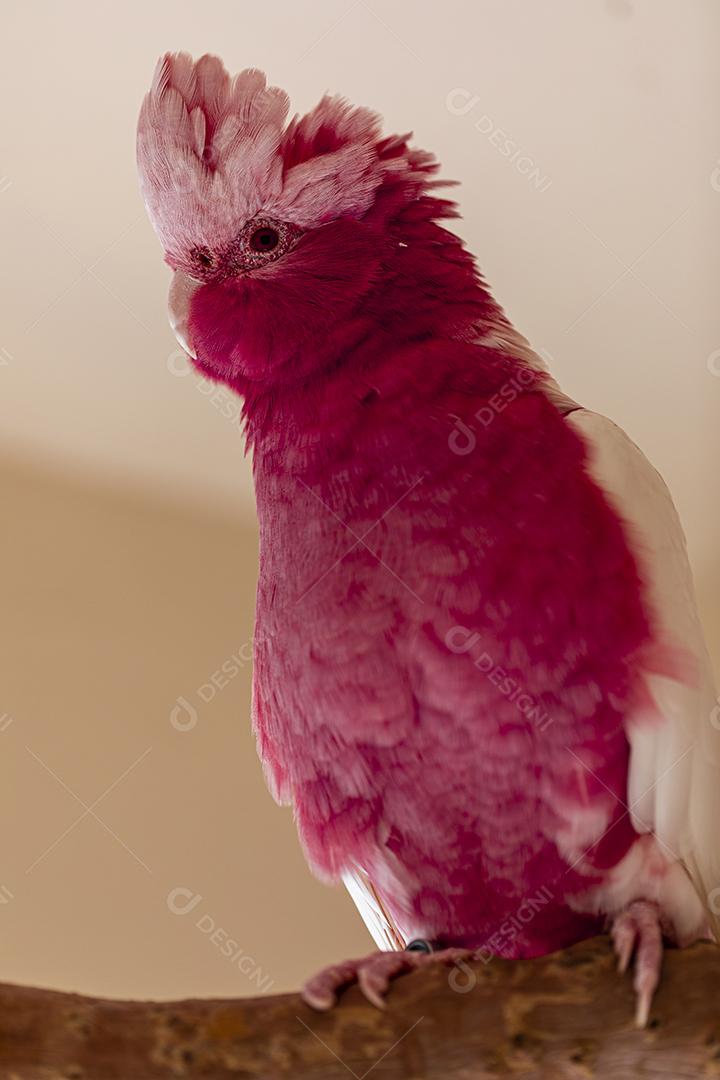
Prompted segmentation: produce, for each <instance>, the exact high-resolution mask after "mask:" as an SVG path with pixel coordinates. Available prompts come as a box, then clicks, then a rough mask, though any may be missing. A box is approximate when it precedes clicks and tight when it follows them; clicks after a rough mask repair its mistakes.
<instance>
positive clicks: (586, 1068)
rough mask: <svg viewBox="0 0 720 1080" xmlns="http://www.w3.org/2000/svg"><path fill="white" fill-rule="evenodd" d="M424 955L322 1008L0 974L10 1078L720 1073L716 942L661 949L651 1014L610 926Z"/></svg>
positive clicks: (544, 1078) (0, 1039) (294, 1000)
mask: <svg viewBox="0 0 720 1080" xmlns="http://www.w3.org/2000/svg"><path fill="white" fill-rule="evenodd" d="M472 970H473V973H474V975H475V977H476V978H475V980H473V981H474V986H472V987H471V988H469V987H468V986H467V982H468V980H467V976H466V975H462V974H461V973H459V972H458V973H457V974H456V976H455V977H454V978H453V980H452V981H453V982H454V983H455V984H456V986H458V987H463V988H465V992H460V991H459V990H458V989H453V988H452V986H451V985H450V982H449V970H448V969H446V968H440V967H437V968H431V969H429V970H426V971H423V972H419V973H415V974H413V975H410V976H406V977H404V978H403V979H401V980H400V981H399V982H398V983H397V984H396V985H395V986H394V987H393V989H392V992H391V995H390V1000H389V1002H388V1008H387V1009H386V1011H385V1012H378V1011H377V1010H376V1009H374V1008H373V1007H372V1006H371V1005H369V1004H367V1003H366V1002H365V1001H364V999H362V998H361V997H360V995H359V993H358V991H357V990H356V989H352V990H349V991H348V992H347V993H346V994H345V995H344V996H343V998H342V1001H341V1003H340V1005H339V1007H338V1008H337V1009H335V1010H334V1011H333V1012H331V1013H326V1014H322V1015H321V1014H318V1013H315V1012H312V1010H310V1009H308V1008H306V1007H305V1006H304V1005H302V1004H301V1003H300V1000H299V998H298V997H297V995H295V994H286V995H282V996H279V997H265V998H253V999H240V1000H236V1001H178V1002H170V1003H158V1002H126V1001H106V1000H102V999H96V998H87V997H80V996H78V995H74V994H61V993H56V992H54V991H48V990H35V989H32V988H29V987H19V986H9V985H0V1077H2V1080H157V1078H161V1077H162V1078H163V1080H172V1078H173V1077H183V1078H186V1080H195V1078H199V1077H204V1078H213V1080H226V1078H227V1080H229V1078H233V1080H238V1078H242V1080H257V1078H260V1077H262V1078H267V1080H284V1078H290V1077H293V1078H307V1080H335V1078H343V1080H347V1077H349V1076H352V1075H355V1077H356V1080H360V1078H361V1077H366V1076H368V1075H371V1077H372V1080H389V1078H390V1077H392V1078H400V1077H402V1078H408V1080H430V1078H432V1080H485V1078H488V1080H490V1078H493V1080H494V1078H496V1077H505V1076H510V1077H515V1078H518V1077H523V1078H527V1080H566V1078H573V1080H586V1078H587V1077H604V1078H608V1080H610V1078H612V1080H631V1078H632V1080H635V1078H636V1077H642V1078H645V1080H647V1078H654V1077H657V1078H658V1080H659V1078H662V1080H685V1078H688V1080H689V1078H691V1077H692V1078H696V1077H720V949H718V948H716V947H715V946H713V945H708V944H701V945H696V946H694V947H693V948H692V949H688V950H684V951H670V952H668V953H667V954H666V956H665V965H664V977H663V982H662V985H661V987H660V989H659V991H658V993H657V996H656V999H655V1004H654V1007H653V1011H652V1018H651V1022H650V1026H649V1027H648V1028H647V1029H646V1030H645V1031H637V1030H636V1029H635V1028H634V1026H633V1011H634V1000H633V993H632V985H631V978H630V977H629V976H624V977H621V976H619V975H618V974H617V973H616V971H615V962H614V958H613V956H612V953H611V951H610V947H609V945H608V942H607V939H605V938H596V939H595V940H594V941H590V942H584V943H582V944H580V945H576V946H574V947H573V948H571V949H567V950H566V951H565V952H562V953H557V954H556V955H554V956H550V957H546V958H543V959H538V960H530V961H519V962H509V961H502V960H494V961H492V962H491V963H489V964H487V965H485V966H483V965H482V964H476V965H474V966H473V969H472Z"/></svg>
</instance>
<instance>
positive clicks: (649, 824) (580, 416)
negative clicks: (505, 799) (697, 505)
mask: <svg viewBox="0 0 720 1080" xmlns="http://www.w3.org/2000/svg"><path fill="white" fill-rule="evenodd" d="M567 422H568V423H570V424H572V426H573V428H574V429H575V431H576V432H577V433H578V434H579V435H580V436H581V438H582V439H583V441H584V442H585V443H586V445H587V447H588V451H589V472H590V475H591V476H592V477H593V478H594V479H595V481H596V483H597V484H598V485H599V486H600V488H601V489H602V491H603V492H604V493H605V495H606V497H607V498H608V501H609V502H610V503H611V504H612V505H613V506H614V507H615V509H616V510H617V512H618V514H619V515H620V517H621V519H622V520H623V521H624V522H625V524H626V527H627V536H628V541H629V543H630V545H631V548H632V550H633V553H634V554H635V557H636V559H637V562H638V566H639V569H640V572H641V574H642V576H643V578H644V581H645V586H646V589H647V598H648V600H649V603H650V605H651V610H652V614H653V615H654V617H655V619H656V622H657V627H658V631H659V634H660V638H661V640H662V641H663V642H665V643H667V644H668V645H669V646H670V647H671V648H672V647H676V648H677V649H678V652H679V653H680V654H682V653H684V654H685V655H686V656H688V657H689V658H690V659H691V661H692V663H691V665H689V670H688V673H687V678H683V677H682V675H681V674H678V677H677V678H669V677H667V676H660V675H655V674H649V675H648V678H647V686H648V689H649V691H650V693H651V695H652V698H653V699H654V701H655V703H656V704H657V706H658V708H659V712H660V714H661V717H662V722H661V723H660V724H659V725H658V724H657V722H656V723H654V724H653V723H648V722H647V720H646V721H645V722H644V723H643V718H642V717H638V718H636V719H635V722H633V718H629V723H628V737H629V740H630V747H631V758H630V776H629V784H628V799H629V805H630V809H631V817H632V821H633V825H634V826H635V828H636V829H638V831H640V832H652V833H654V835H655V837H656V839H657V841H658V844H659V845H660V847H661V849H662V850H663V853H664V854H665V855H666V857H667V858H668V859H670V860H673V859H675V860H678V861H680V862H682V864H683V865H684V867H685V869H686V870H687V872H688V873H689V874H690V877H691V878H692V881H693V884H694V885H695V888H696V890H697V893H698V896H699V898H700V900H701V903H702V905H703V907H704V908H705V910H706V914H707V917H708V920H709V921H710V923H711V924H712V925H713V926H714V927H715V931H716V936H717V929H718V919H717V916H718V914H720V836H719V835H718V831H719V830H720V709H718V708H717V704H718V703H717V698H716V691H715V687H714V682H713V674H712V667H711V663H710V658H709V656H708V653H707V648H706V646H705V640H704V636H703V631H702V627H701V625H700V620H699V617H698V613H697V608H696V604H695V595H694V589H693V582H692V575H691V572H690V567H689V564H688V559H687V552H686V546H685V537H684V534H683V531H682V526H681V525H680V521H679V518H678V515H677V512H676V510H675V507H674V505H673V502H672V498H671V496H670V493H669V491H668V489H667V487H666V485H665V483H664V481H663V479H662V477H661V476H660V475H659V473H657V472H656V470H655V469H654V468H653V467H652V466H651V465H650V463H649V462H648V461H647V459H646V458H645V457H644V455H643V454H642V453H641V451H640V450H639V449H638V448H637V446H635V444H634V443H633V442H632V441H631V440H630V439H629V438H628V436H627V435H625V433H624V432H623V431H622V430H621V429H620V428H619V427H617V425H616V424H614V423H612V421H610V420H608V419H606V418H605V417H604V416H599V415H598V414H596V413H592V412H588V411H586V410H585V409H579V410H578V411H576V412H573V413H571V414H570V415H569V416H568V417H567ZM693 669H694V670H693Z"/></svg>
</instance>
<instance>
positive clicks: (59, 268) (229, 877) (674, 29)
mask: <svg viewBox="0 0 720 1080" xmlns="http://www.w3.org/2000/svg"><path fill="white" fill-rule="evenodd" d="M2 21H3V27H2V31H3V39H4V43H5V47H6V48H5V58H4V62H3V66H2V68H1V69H0V93H1V94H2V99H3V101H4V102H5V105H6V109H5V114H4V119H3V123H2V129H1V130H0V178H2V179H0V230H1V231H2V239H3V244H2V250H3V258H2V259H1V260H0V297H2V310H3V316H2V324H1V326H0V400H1V401H2V426H1V430H0V493H1V496H2V529H0V603H1V605H2V613H3V618H2V621H1V622H0V688H1V689H0V777H1V781H0V806H1V808H2V815H1V816H0V838H1V841H0V853H1V854H0V941H1V942H2V948H1V956H2V960H1V962H0V978H7V979H13V980H18V981H26V982H34V983H41V984H45V985H50V986H59V987H68V988H74V989H79V990H84V991H88V992H100V993H108V994H117V995H120V994H127V995H130V994H136V995H137V994H145V995H185V994H191V993H200V994H243V993H254V992H257V990H258V986H259V985H260V987H261V988H262V986H264V987H265V988H267V989H270V988H272V989H274V990H282V989H285V988H289V987H292V986H295V985H297V983H298V982H299V980H300V978H301V977H302V975H303V973H305V972H307V971H308V970H309V969H311V968H313V967H315V966H317V965H318V964H320V963H323V962H327V961H329V960H331V959H333V958H338V957H340V956H343V955H347V954H351V953H354V952H357V951H362V950H365V949H366V948H367V947H368V939H367V937H366V934H365V932H364V930H363V928H362V926H361V925H360V923H359V920H358V918H357V917H356V916H355V914H354V912H353V910H352V909H351V907H350V904H349V901H347V900H346V899H345V897H344V895H343V894H342V893H341V892H340V891H332V890H329V889H327V888H325V887H323V886H321V885H319V884H317V883H316V882H314V881H313V880H312V879H311V878H310V876H309V874H308V872H307V870H306V869H305V866H304V864H303V861H302V857H301V855H300V853H299V851H298V848H297V845H296V842H295V838H294V831H293V826H292V821H291V817H290V814H289V813H288V812H285V811H281V810H279V809H278V808H276V807H275V806H274V804H273V803H272V801H271V800H270V798H269V796H268V795H267V794H266V792H265V790H264V785H263V781H262V777H261V773H260V769H259V766H258V764H257V761H256V758H255V754H254V749H253V746H252V740H251V737H250V734H249V731H248V720H247V716H248V697H249V676H250V671H249V664H248V662H247V656H248V653H247V643H248V640H249V638H250V634H251V626H252V605H253V589H254V575H255V533H254V523H253V512H252V499H251V493H250V485H249V474H248V466H247V463H246V462H245V461H244V460H243V456H242V444H241V439H240V436H239V432H238V429H237V424H236V423H235V422H234V420H233V417H232V416H228V415H227V414H228V412H231V411H232V403H231V401H230V399H229V398H228V399H225V398H220V399H213V398H211V397H210V396H209V395H208V394H207V393H206V392H205V390H206V388H205V387H203V385H202V384H201V383H198V382H197V381H196V380H195V378H194V376H192V375H189V374H186V373H185V369H184V367H183V364H182V359H181V357H180V356H179V355H178V354H177V352H176V348H175V344H174V341H173V339H172V337H171V334H170V331H169V329H168V327H167V323H166V317H165V293H166V288H167V271H166V270H165V268H164V267H163V265H162V262H161V257H160V251H159V248H158V246H157V242H156V240H155V238H154V236H153V234H152V231H151V229H150V227H149V225H148V224H147V222H146V220H145V217H144V213H143V209H142V206H141V205H140V201H139V198H138V194H137V188H136V181H135V173H134V162H133V137H134V124H135V117H136V113H137V108H138V105H139V102H140V99H141V96H142V94H143V93H144V91H145V89H146V87H147V85H148V83H149V79H150V77H151V74H152V69H153V66H154V63H155V59H156V56H157V55H158V54H159V53H160V52H162V51H164V50H165V49H168V48H169V49H178V48H185V49H188V50H190V51H191V52H193V53H195V54H196V55H197V54H200V53H202V52H203V51H208V50H209V51H213V52H218V53H220V54H221V55H223V57H224V58H225V60H226V62H227V63H228V65H229V66H230V67H231V68H233V69H236V68H238V67H242V66H250V65H254V66H260V67H264V68H265V69H266V70H267V71H268V73H269V75H270V76H271V78H272V79H273V80H274V81H276V82H278V83H280V84H282V85H284V86H285V88H286V89H288V90H289V91H290V93H291V96H292V98H293V102H294V104H295V105H296V106H297V107H298V108H300V109H305V108H307V107H309V106H310V105H311V104H312V103H314V101H315V100H316V99H317V98H318V96H319V95H320V94H321V93H322V92H323V91H324V90H325V89H326V88H329V89H332V90H340V91H342V92H344V93H345V94H346V95H347V96H348V97H350V98H351V99H353V100H355V101H357V102H362V103H364V104H369V105H372V106H374V107H376V108H378V109H379V110H380V111H382V112H383V113H384V115H385V117H386V120H387V125H388V128H389V129H396V130H397V129H399V130H407V129H409V128H413V129H414V130H415V132H416V138H417V141H418V142H419V143H420V144H421V145H424V146H427V147H428V148H431V149H433V150H434V151H436V153H437V154H438V156H439V158H440V160H441V161H442V162H443V166H444V174H445V175H446V176H450V177H455V178H458V179H460V180H461V181H462V187H461V188H459V189H458V190H457V196H458V198H459V199H460V203H461V207H462V210H463V213H464V217H465V220H464V222H462V223H460V224H459V225H458V228H459V229H460V230H461V231H462V233H463V235H464V236H465V237H466V238H467V240H468V241H469V243H470V244H471V246H472V247H473V249H474V250H475V251H476V252H477V254H478V255H479V258H480V262H481V265H482V267H483V269H484V271H485V273H486V275H487V277H488V278H489V280H490V282H491V283H492V284H493V285H494V287H495V291H496V294H497V295H498V296H499V298H500V299H501V300H502V301H503V302H504V303H505V305H506V307H507V308H508V310H509V312H510V314H511V316H512V317H513V318H514V319H515V321H516V322H517V324H518V325H519V326H520V328H521V329H522V330H523V331H524V332H526V333H527V334H528V336H529V337H530V338H531V340H532V341H533V343H534V344H535V346H536V347H537V348H538V349H541V350H544V351H545V353H546V355H547V357H548V359H549V362H550V364H551V366H552V367H553V369H554V371H555V373H556V375H557V376H558V378H559V379H560V381H561V383H562V384H563V385H564V387H565V388H566V389H567V390H568V392H569V393H571V394H573V395H574V396H576V397H578V398H579V399H580V400H582V401H583V402H585V403H587V404H588V405H590V406H592V407H594V408H596V409H599V410H601V411H604V412H607V413H608V414H610V415H611V416H613V417H614V418H615V419H616V420H618V421H619V422H620V423H621V424H622V425H623V426H625V427H626V428H627V430H628V431H629V432H630V434H631V435H632V436H633V437H634V438H635V439H636V441H638V442H639V443H640V445H641V446H642V447H643V449H645V451H646V452H647V453H648V454H649V455H650V456H651V458H652V459H653V460H654V462H655V463H656V464H657V465H658V467H659V468H660V470H661V471H662V472H663V474H664V475H665V476H666V478H667V480H668V482H669V484H670V486H671V488H672V490H673V493H674V495H675V497H676V500H677V502H678V505H679V509H680V511H681V514H682V516H683V519H684V521H685V524H686V527H687V531H688V538H689V543H690V550H691V555H692V559H693V563H694V567H695V571H696V576H697V581H698V587H699V593H700V601H701V606H702V611H703V616H704V618H705V621H706V625H707V628H708V631H709V634H710V638H711V647H712V649H713V651H714V654H715V656H716V657H717V656H718V655H720V604H719V603H718V591H719V585H720V582H719V575H718V560H717V551H718V548H719V547H720V511H719V510H718V497H717V492H718V483H717V462H718V451H719V450H720V430H719V425H718V416H719V410H720V351H719V350H720V324H719V322H718V317H717V296H718V286H719V285H720V273H719V268H718V265H717V251H718V244H717V236H718V220H719V217H720V123H719V120H720V115H719V114H720V109H719V108H718V102H719V101H720V87H719V86H718V81H719V80H718V73H717V72H718V67H717V63H716V54H717V42H718V40H720V38H719V36H718V32H719V31H720V7H719V6H718V4H717V3H716V2H715V0H683V2H681V0H543V2H542V3H538V2H534V0H474V2H471V0H449V2H447V3H445V4H443V5H442V6H441V8H438V6H437V5H429V4H419V3H416V2H412V0H396V2H390V3H383V4H380V3H379V2H378V0H355V2H352V0H347V2H342V3H335V2H332V3H331V2H330V0H318V2H300V3H297V2H294V3H290V2H289V0H278V2H276V3H274V4H272V5H263V6H261V5H256V4H253V5H250V4H246V3H238V2H232V3H230V2H224V0H216V2H213V3H211V4H208V5H205V6H203V5H199V4H197V3H189V2H184V0H181V2H172V3H171V2H170V0H158V2H151V3H142V4H141V3H138V2H135V0H131V2H130V3H129V4H127V5H125V6H124V7H122V8H119V7H118V5H117V4H111V3H109V2H94V3H90V2H89V0H88V2H72V0H71V2H67V3H63V4H55V3H49V2H39V3H36V4H33V5H28V4H24V3H19V2H17V3H12V2H9V3H6V4H5V5H4V7H3V12H2ZM178 372H179V374H178ZM224 663H226V664H227V666H226V669H225V671H226V673H227V672H228V671H230V672H233V673H234V674H233V677H232V678H229V680H228V681H227V684H226V685H223V686H220V685H219V684H220V683H222V682H223V678H224V677H223V675H222V674H220V675H219V676H216V677H215V680H213V673H215V672H218V671H222V666H223V664H224ZM225 677H227V675H226V676H225ZM181 698H182V699H184V700H185V702H186V703H187V704H188V705H189V706H190V709H191V711H190V712H189V713H188V712H187V711H185V712H183V711H182V709H181V705H182V703H181V705H180V706H179V705H178V700H179V699H181ZM178 710H180V711H178ZM192 710H195V712H192ZM173 719H174V720H175V723H174V724H173ZM95 800H99V801H98V802H97V803H95ZM87 808H89V809H87ZM83 815H84V816H83ZM78 819H79V820H78ZM174 890H175V891H174ZM177 890H186V891H185V892H178V891H177ZM168 897H170V898H171V899H170V901H168ZM198 897H199V899H198ZM183 904H184V905H185V909H186V910H185V909H183V908H182V905H183ZM169 905H170V906H169ZM171 908H174V909H175V912H177V911H180V910H185V913H184V914H178V913H175V912H174V911H173V910H171ZM218 928H219V929H220V931H221V933H220V934H219V935H218V937H219V939H221V941H225V940H226V938H229V939H232V941H233V942H236V943H237V945H236V946H234V945H232V946H231V945H227V946H226V950H227V951H228V952H230V953H231V954H233V955H235V956H236V959H235V960H233V959H232V958H231V957H228V956H225V955H223V952H222V950H221V948H220V945H219V944H213V942H212V940H211V934H212V933H213V931H215V930H217V929H218ZM223 932H224V935H225V936H224V937H223ZM241 950H242V955H243V956H244V957H246V959H244V960H242V961H240V960H239V959H238V958H237V954H238V953H239V952H240V951H241ZM243 969H244V970H243Z"/></svg>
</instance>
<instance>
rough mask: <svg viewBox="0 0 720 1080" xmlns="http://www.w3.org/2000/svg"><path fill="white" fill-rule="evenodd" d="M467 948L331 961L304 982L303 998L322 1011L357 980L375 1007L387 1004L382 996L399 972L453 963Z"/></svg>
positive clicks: (384, 995) (463, 956)
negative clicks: (340, 961) (341, 991)
mask: <svg viewBox="0 0 720 1080" xmlns="http://www.w3.org/2000/svg"><path fill="white" fill-rule="evenodd" d="M416 944H421V945H428V946H430V950H432V945H431V943H430V942H425V941H424V940H423V939H420V941H419V942H411V945H416ZM471 955H472V953H471V950H470V949H442V950H440V951H439V952H432V951H427V950H426V949H425V948H413V949H404V950H402V951H399V952H378V953H372V954H371V955H370V956H365V957H363V958H362V959H360V960H346V961H345V962H344V963H342V964H333V965H332V966H331V967H327V968H324V969H323V970H322V971H319V972H318V973H317V975H314V976H313V977H312V978H311V979H308V981H307V982H306V983H305V985H304V986H303V988H302V990H301V992H300V993H301V996H302V999H303V1001H304V1002H305V1003H306V1004H307V1005H309V1006H310V1007H311V1008H313V1009H317V1010H319V1011H321V1012H325V1011H327V1010H328V1009H332V1007H333V1006H334V1005H335V1003H336V1002H337V995H338V992H339V991H340V990H343V989H345V987H347V986H351V985H352V984H353V983H357V985H358V987H359V989H360V991H361V993H362V994H363V995H364V997H365V998H367V1000H368V1001H369V1002H370V1003H371V1004H372V1005H374V1006H375V1007H376V1008H378V1009H384V1008H386V1002H385V997H386V994H387V992H388V990H389V989H390V983H391V982H392V980H393V979H395V978H397V977H398V976H399V975H404V974H406V973H407V972H410V971H416V970H417V969H419V968H424V967H428V966H429V965H430V964H434V963H441V964H446V965H452V964H454V963H455V962H456V961H457V960H463V959H466V958H467V957H469V956H471Z"/></svg>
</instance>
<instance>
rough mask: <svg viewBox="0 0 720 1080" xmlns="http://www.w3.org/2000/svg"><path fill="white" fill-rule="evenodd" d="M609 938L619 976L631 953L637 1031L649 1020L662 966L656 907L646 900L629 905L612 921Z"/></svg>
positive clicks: (660, 932)
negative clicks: (633, 968)
mask: <svg viewBox="0 0 720 1080" xmlns="http://www.w3.org/2000/svg"><path fill="white" fill-rule="evenodd" d="M610 936H611V938H612V942H613V946H614V948H615V952H616V953H617V955H618V971H620V972H621V973H623V972H625V971H626V970H627V967H628V964H629V963H630V958H631V956H632V954H633V951H635V978H634V980H633V987H634V989H635V993H636V995H637V1009H636V1013H635V1023H636V1024H637V1026H638V1027H645V1025H646V1024H647V1022H648V1018H649V1016H650V1006H651V1004H652V999H653V994H654V993H655V990H656V989H657V985H658V983H659V982H660V967H661V964H662V952H663V946H662V930H661V926H660V914H659V911H658V909H657V907H656V906H655V904H652V903H650V902H649V901H647V900H635V901H633V903H631V904H629V905H628V907H627V908H626V909H625V911H623V912H621V914H619V915H618V916H617V917H616V918H615V920H614V921H613V925H612V928H611V931H610Z"/></svg>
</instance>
